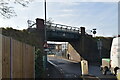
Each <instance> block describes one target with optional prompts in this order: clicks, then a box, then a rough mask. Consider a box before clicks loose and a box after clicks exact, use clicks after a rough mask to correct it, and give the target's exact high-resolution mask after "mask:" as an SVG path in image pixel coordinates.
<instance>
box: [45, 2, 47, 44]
mask: <svg viewBox="0 0 120 80" xmlns="http://www.w3.org/2000/svg"><path fill="white" fill-rule="evenodd" d="M44 6H45V7H44V8H45V22H44V25H45V42H46V43H47V35H46V22H47V19H46V12H47V11H46V0H44Z"/></svg>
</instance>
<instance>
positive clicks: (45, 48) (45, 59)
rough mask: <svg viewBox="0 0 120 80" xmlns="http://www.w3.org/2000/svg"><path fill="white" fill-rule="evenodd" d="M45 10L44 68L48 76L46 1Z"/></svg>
mask: <svg viewBox="0 0 120 80" xmlns="http://www.w3.org/2000/svg"><path fill="white" fill-rule="evenodd" d="M44 10H45V14H44V15H45V20H44V29H45V30H44V32H45V36H44V38H45V40H44V52H45V54H44V56H43V67H44V70H45V75H46V72H47V71H46V70H47V51H48V44H47V34H46V0H44Z"/></svg>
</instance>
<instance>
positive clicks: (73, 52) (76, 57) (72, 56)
mask: <svg viewBox="0 0 120 80" xmlns="http://www.w3.org/2000/svg"><path fill="white" fill-rule="evenodd" d="M67 54H70V59H71V60H74V61H77V62H80V61H81V57H80V54H79V53H77V51H76V50H75V49H74V48H73V47H72V45H71V44H69V43H68V51H67ZM66 57H67V55H66Z"/></svg>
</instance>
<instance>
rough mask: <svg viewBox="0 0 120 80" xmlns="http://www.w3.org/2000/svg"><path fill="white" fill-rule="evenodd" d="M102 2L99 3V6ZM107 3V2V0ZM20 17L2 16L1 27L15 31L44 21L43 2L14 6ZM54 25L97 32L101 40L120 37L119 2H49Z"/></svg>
mask: <svg viewBox="0 0 120 80" xmlns="http://www.w3.org/2000/svg"><path fill="white" fill-rule="evenodd" d="M97 1H99V2H97ZM104 1H105V0H104ZM12 6H14V9H15V11H16V13H17V17H13V18H11V19H3V17H2V16H1V15H0V27H13V28H15V29H26V28H28V25H27V20H32V21H35V19H36V18H42V19H44V3H43V0H36V1H34V2H32V3H30V4H29V5H28V6H29V7H22V6H21V5H12ZM48 18H52V20H54V23H57V24H63V25H68V26H73V27H81V26H83V27H85V28H86V31H87V32H89V31H90V30H92V29H93V28H96V29H97V35H98V36H114V35H117V34H118V2H117V1H116V0H109V2H108V0H106V2H103V1H101V0H89V2H88V1H87V0H81V1H80V0H74V1H73V0H60V1H58V0H51V1H50V0H49V1H48V2H47V19H48Z"/></svg>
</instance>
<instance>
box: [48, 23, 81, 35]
mask: <svg viewBox="0 0 120 80" xmlns="http://www.w3.org/2000/svg"><path fill="white" fill-rule="evenodd" d="M46 28H47V29H48V30H49V29H50V30H52V31H56V30H61V31H66V32H75V33H81V31H80V28H78V27H72V26H67V25H61V24H55V23H48V22H46Z"/></svg>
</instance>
